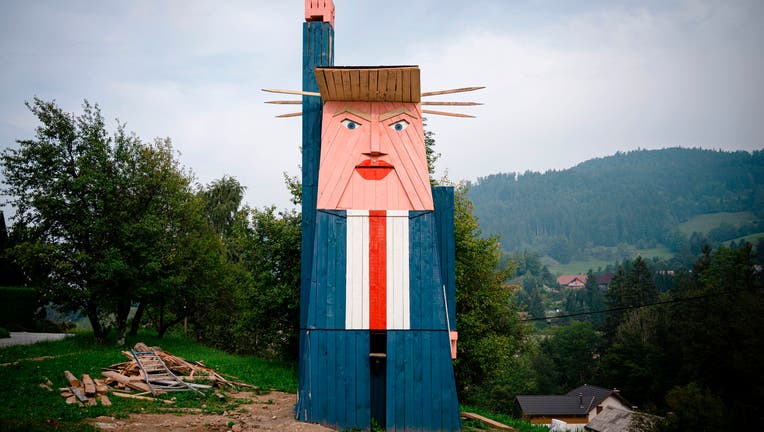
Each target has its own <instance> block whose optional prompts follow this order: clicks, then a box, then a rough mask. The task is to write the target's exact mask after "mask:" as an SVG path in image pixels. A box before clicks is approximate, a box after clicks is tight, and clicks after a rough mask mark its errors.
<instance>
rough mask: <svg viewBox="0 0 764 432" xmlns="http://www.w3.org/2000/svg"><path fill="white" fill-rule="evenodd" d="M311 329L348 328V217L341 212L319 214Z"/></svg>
mask: <svg viewBox="0 0 764 432" xmlns="http://www.w3.org/2000/svg"><path fill="white" fill-rule="evenodd" d="M315 236H316V241H315V249H314V252H313V259H312V262H313V265H312V267H313V271H312V272H311V275H310V300H309V301H310V302H309V307H308V318H307V328H309V329H336V330H342V329H344V328H345V265H346V262H347V261H346V255H345V254H346V251H347V244H346V237H347V218H346V217H345V212H344V211H341V210H322V211H320V212H317V213H316V233H315Z"/></svg>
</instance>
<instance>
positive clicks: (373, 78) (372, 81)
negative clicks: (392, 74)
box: [369, 69, 379, 101]
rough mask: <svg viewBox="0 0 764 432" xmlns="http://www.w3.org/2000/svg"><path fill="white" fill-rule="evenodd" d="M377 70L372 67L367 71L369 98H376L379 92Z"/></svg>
mask: <svg viewBox="0 0 764 432" xmlns="http://www.w3.org/2000/svg"><path fill="white" fill-rule="evenodd" d="M378 81H379V71H378V70H376V69H372V70H370V71H369V100H372V101H373V100H376V98H377V93H378V92H379V86H378Z"/></svg>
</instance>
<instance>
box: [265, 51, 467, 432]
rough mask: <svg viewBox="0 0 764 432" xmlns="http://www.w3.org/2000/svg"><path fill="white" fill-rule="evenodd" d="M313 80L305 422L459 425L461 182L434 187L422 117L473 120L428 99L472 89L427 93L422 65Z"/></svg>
mask: <svg viewBox="0 0 764 432" xmlns="http://www.w3.org/2000/svg"><path fill="white" fill-rule="evenodd" d="M314 73H315V78H316V82H317V84H318V89H319V92H318V93H308V92H297V93H298V94H303V95H304V96H306V97H319V96H320V98H321V101H322V103H323V105H322V110H323V111H322V114H321V141H320V158H319V161H318V183H317V184H318V186H317V188H316V194H315V195H316V205H315V209H316V210H315V222H314V226H313V227H312V228H313V229H312V232H313V243H312V251H313V252H312V257H311V258H310V262H309V263H306V262H303V266H305V265H309V266H310V267H309V271H310V274H309V282H308V286H307V291H308V292H303V295H302V296H301V301H302V304H301V308H302V314H301V317H302V319H301V321H302V322H301V338H300V384H299V393H298V403H297V406H296V407H295V412H296V417H297V418H298V419H300V420H303V421H307V422H316V423H321V424H325V425H328V426H332V427H336V428H341V429H352V428H359V429H369V428H370V427H371V426H372V425H378V426H381V427H385V428H387V430H427V431H429V430H459V429H460V428H461V424H460V420H459V405H458V401H457V397H456V386H455V382H454V371H453V366H452V358H455V355H456V332H455V286H454V220H453V203H454V201H453V200H454V198H453V188H451V187H435V188H433V187H432V186H431V184H430V178H429V173H428V166H427V155H426V149H425V142H424V130H423V123H422V115H423V113H425V114H441V115H454V116H458V117H470V116H467V115H463V114H455V113H444V112H439V111H428V110H423V109H422V103H421V97H422V96H431V95H435V94H444V93H456V92H460V91H469V90H475V89H477V88H466V89H456V90H446V91H442V92H431V93H421V91H420V83H419V68H418V67H416V66H395V67H317V68H315V70H314ZM279 92H285V93H286V92H287V91H279ZM292 93H294V92H292ZM431 104H448V105H474V103H471V102H449V103H437V102H432V103H431ZM303 106H305V103H304V102H303ZM287 116H288V115H287ZM305 289H306V285H305V284H304V285H303V290H305Z"/></svg>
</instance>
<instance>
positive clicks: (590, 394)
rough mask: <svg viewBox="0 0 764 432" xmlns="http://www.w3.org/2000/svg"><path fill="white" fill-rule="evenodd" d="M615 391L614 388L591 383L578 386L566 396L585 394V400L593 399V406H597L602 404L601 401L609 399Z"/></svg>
mask: <svg viewBox="0 0 764 432" xmlns="http://www.w3.org/2000/svg"><path fill="white" fill-rule="evenodd" d="M612 393H613V390H608V389H606V388H602V387H597V386H593V385H589V384H584V385H582V386H580V387H576V388H574V389H573V390H571V391H569V392H568V393H567V394H566V396H575V397H578V395H579V394H581V395H583V396H584V399H585V400H593V401H594V403H593V404H592V406H597V405H599V404H600V402H602V401H604V400H605V399H607V397H608V396H610V395H611V394H612Z"/></svg>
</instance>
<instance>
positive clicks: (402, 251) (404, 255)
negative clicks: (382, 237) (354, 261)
mask: <svg viewBox="0 0 764 432" xmlns="http://www.w3.org/2000/svg"><path fill="white" fill-rule="evenodd" d="M387 214H388V218H387V223H388V233H387V234H388V235H387V243H388V245H389V247H388V251H387V253H388V268H387V279H388V296H387V316H388V326H387V328H389V329H398V330H406V329H409V328H411V321H410V315H411V312H410V295H409V291H410V286H409V249H410V247H409V246H410V245H409V227H408V225H409V224H408V222H409V219H408V211H405V210H403V211H401V210H388V211H387Z"/></svg>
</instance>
